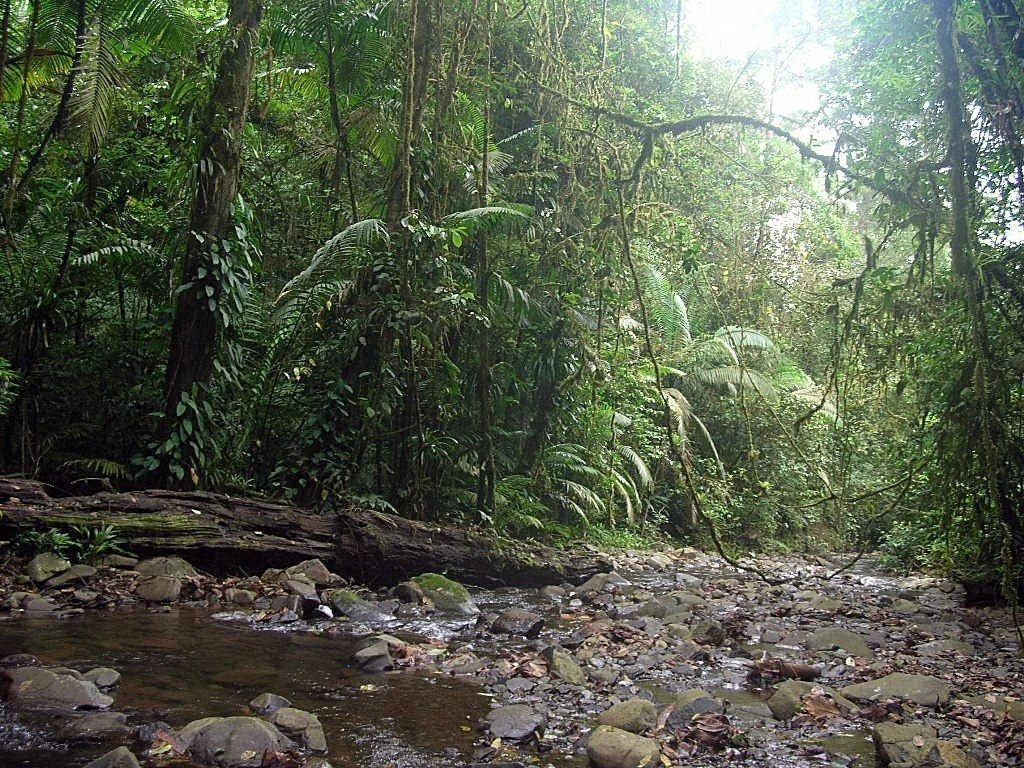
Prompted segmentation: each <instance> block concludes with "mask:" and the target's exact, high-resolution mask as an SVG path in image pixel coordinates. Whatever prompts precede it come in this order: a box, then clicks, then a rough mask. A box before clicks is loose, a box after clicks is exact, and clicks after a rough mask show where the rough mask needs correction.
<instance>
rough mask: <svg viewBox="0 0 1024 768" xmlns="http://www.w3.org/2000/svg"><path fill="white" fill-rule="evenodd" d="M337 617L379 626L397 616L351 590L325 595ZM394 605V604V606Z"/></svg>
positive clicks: (330, 591) (334, 591)
mask: <svg viewBox="0 0 1024 768" xmlns="http://www.w3.org/2000/svg"><path fill="white" fill-rule="evenodd" d="M324 599H325V600H327V601H328V602H329V603H330V605H331V609H332V610H333V611H334V614H335V615H336V616H346V617H348V618H349V619H350V620H351V621H359V622H363V623H364V624H379V623H380V622H384V621H391V620H392V619H394V618H395V615H394V614H393V613H391V612H389V611H385V610H384V609H383V608H382V606H380V605H379V604H377V603H373V602H370V601H369V600H366V599H364V598H362V597H360V596H359V595H358V594H357V593H356V592H355V591H353V590H351V589H332V590H329V591H327V592H325V593H324ZM393 604H394V603H392V605H393Z"/></svg>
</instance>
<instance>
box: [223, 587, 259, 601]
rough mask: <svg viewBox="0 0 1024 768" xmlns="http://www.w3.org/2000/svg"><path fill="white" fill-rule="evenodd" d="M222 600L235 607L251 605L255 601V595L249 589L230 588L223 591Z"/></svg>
mask: <svg viewBox="0 0 1024 768" xmlns="http://www.w3.org/2000/svg"><path fill="white" fill-rule="evenodd" d="M224 599H225V600H226V601H227V602H229V603H234V604H235V605H252V604H253V602H254V601H255V600H256V593H255V592H253V591H252V590H251V589H239V588H236V587H230V588H228V589H225V590H224Z"/></svg>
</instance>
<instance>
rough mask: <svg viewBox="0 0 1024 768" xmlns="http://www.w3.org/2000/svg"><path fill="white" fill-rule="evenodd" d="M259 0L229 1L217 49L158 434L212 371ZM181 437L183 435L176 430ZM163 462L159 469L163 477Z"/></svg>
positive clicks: (193, 462)
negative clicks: (218, 56)
mask: <svg viewBox="0 0 1024 768" xmlns="http://www.w3.org/2000/svg"><path fill="white" fill-rule="evenodd" d="M263 6H264V4H263V0H231V2H230V6H229V9H228V26H229V28H230V33H229V38H228V40H227V41H226V43H225V46H224V50H223V52H222V54H221V59H220V64H219V66H218V68H217V78H216V81H215V82H214V86H213V93H212V94H211V95H210V104H209V111H208V113H207V118H206V136H205V138H204V141H203V145H202V148H201V149H200V152H199V164H198V174H197V186H196V194H195V199H194V200H193V203H192V213H191V217H190V223H189V232H188V236H187V247H186V252H185V260H184V265H183V269H182V275H181V284H180V286H179V293H178V301H177V307H176V310H175V315H174V326H173V329H172V332H171V347H170V354H169V357H168V361H167V378H166V390H165V392H166V399H165V402H164V417H163V424H162V429H161V430H160V434H161V436H162V437H164V438H165V439H166V438H167V437H168V436H170V435H172V434H174V433H175V432H176V431H177V430H178V429H179V428H180V425H181V418H182V413H181V411H182V409H181V408H180V407H179V406H181V405H183V400H182V397H183V395H185V394H190V395H191V396H192V399H193V400H194V401H195V402H196V403H197V404H201V403H202V400H203V398H204V395H205V388H206V385H207V384H208V383H209V381H210V376H211V374H212V372H213V362H214V356H215V353H216V344H217V332H218V329H219V325H220V324H219V321H218V315H219V309H218V301H219V300H220V298H221V296H222V293H223V286H222V283H221V280H220V279H219V276H220V275H221V273H222V272H223V269H224V267H223V261H226V260H227V259H230V258H231V254H228V253H226V252H225V251H224V250H223V249H222V248H221V243H222V241H223V240H224V239H225V238H227V237H228V236H229V234H230V231H231V225H232V217H231V207H232V205H233V204H234V202H235V198H236V197H237V195H238V180H239V173H240V170H241V150H242V146H241V142H242V133H243V131H244V129H245V120H246V112H247V110H248V107H249V93H250V85H251V82H252V70H253V64H254V60H253V48H254V43H255V38H256V33H257V30H258V29H259V24H260V18H261V17H262V15H263ZM181 436H182V437H184V434H182V435H181ZM180 443H181V446H182V465H183V466H182V468H184V467H187V468H188V470H189V472H187V473H186V474H185V476H184V477H180V476H178V477H177V479H178V481H179V482H184V483H185V484H191V485H195V484H198V470H199V466H198V465H199V464H200V462H199V461H197V459H198V457H197V456H196V455H195V452H194V449H190V448H188V447H187V446H188V444H189V441H188V440H184V439H183V440H181V441H180ZM168 469H169V468H168V467H165V468H164V473H165V479H170V478H169V476H168V474H167V473H168Z"/></svg>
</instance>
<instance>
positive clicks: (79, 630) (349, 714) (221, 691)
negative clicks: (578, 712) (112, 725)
mask: <svg viewBox="0 0 1024 768" xmlns="http://www.w3.org/2000/svg"><path fill="white" fill-rule="evenodd" d="M351 650H352V644H351V642H350V641H347V640H344V639H339V638H336V637H331V638H328V637H324V636H319V635H314V634H308V633H285V632H254V631H252V630H251V629H249V628H248V627H243V626H234V625H231V624H223V623H220V622H215V621H212V620H210V619H209V618H208V617H207V616H206V615H204V614H203V613H201V612H190V611H175V612H171V613H165V614H143V613H132V614H95V613H94V614H87V615H85V616H81V617H77V618H73V619H68V620H64V621H55V620H52V619H49V620H48V619H38V620H19V621H5V622H0V656H4V655H7V654H11V653H31V654H33V655H35V656H37V657H38V658H39V659H40V660H41V661H43V662H44V663H46V664H57V665H63V666H69V667H73V668H75V669H79V670H81V671H85V670H88V669H90V668H92V667H97V666H108V667H113V668H115V669H117V670H118V671H120V672H121V674H122V678H121V683H120V685H119V686H118V688H116V689H115V690H114V691H113V692H112V695H113V696H114V705H113V707H112V709H114V710H117V711H121V712H125V713H127V714H128V715H129V716H130V720H129V723H130V724H140V723H146V722H155V721H158V720H162V721H165V722H167V723H169V724H170V725H172V726H174V727H181V726H182V725H184V724H185V723H187V722H189V721H190V720H194V719H197V718H200V717H208V716H225V715H240V714H248V712H247V710H246V703H247V702H248V701H249V700H250V699H252V698H253V697H254V696H256V695H258V694H260V693H263V692H264V691H269V692H272V693H279V694H280V695H282V696H285V697H287V698H289V699H290V700H291V701H292V702H293V704H294V705H295V706H296V707H299V708H301V709H306V710H308V711H310V712H313V713H315V714H316V715H317V716H318V717H319V718H320V720H321V722H322V723H323V726H324V730H325V731H326V734H327V739H328V744H329V750H330V751H329V755H330V759H331V762H332V764H333V765H334V766H335V767H336V768H341V767H342V766H360V768H375V767H376V766H380V767H381V768H384V766H395V767H396V768H421V767H422V768H427V766H430V767H431V768H433V767H434V766H438V767H440V766H457V765H463V764H464V759H465V757H466V756H468V755H469V754H470V752H471V750H472V746H473V739H474V735H475V728H474V727H473V726H474V725H475V723H476V721H477V720H478V719H479V718H480V717H482V716H483V715H484V714H485V713H486V712H487V709H488V705H487V702H488V699H487V698H486V697H485V696H483V695H481V691H480V689H478V688H477V687H475V686H473V685H470V684H468V683H465V682H462V681H459V680H455V679H451V678H444V677H439V676H427V675H419V674H416V673H411V672H396V673H388V674H378V675H365V674H362V673H359V672H356V671H355V670H353V669H351V668H349V667H348V666H347V664H346V660H347V658H348V656H349V655H350V653H351ZM0 712H2V706H0ZM61 721H62V718H46V717H37V716H32V717H28V716H25V715H22V714H19V715H18V716H17V717H16V718H15V717H12V716H11V714H10V713H6V712H4V713H3V715H2V717H0V744H2V745H3V746H0V766H3V768H56V767H57V766H80V765H83V764H84V763H86V762H88V760H89V759H91V758H92V757H94V756H96V755H97V754H101V753H102V752H104V751H106V750H107V749H110V748H111V747H112V746H113V745H114V744H116V743H117V742H114V743H109V742H108V743H106V744H101V745H88V746H81V745H72V746H69V745H66V744H62V743H61V742H60V740H59V739H58V738H55V733H56V729H57V728H58V727H59V725H60V723H61ZM24 726H27V728H26V727H24ZM47 737H49V738H47ZM125 743H127V744H128V745H129V746H132V745H131V743H130V742H125ZM16 745H17V746H16Z"/></svg>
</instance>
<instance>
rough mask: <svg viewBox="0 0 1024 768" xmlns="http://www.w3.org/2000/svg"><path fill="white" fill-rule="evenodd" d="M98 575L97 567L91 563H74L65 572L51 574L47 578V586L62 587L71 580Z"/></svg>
mask: <svg viewBox="0 0 1024 768" xmlns="http://www.w3.org/2000/svg"><path fill="white" fill-rule="evenodd" d="M95 575H96V569H95V568H93V567H92V566H91V565H81V564H79V565H72V566H71V567H70V568H68V569H67V570H66V571H64V572H63V573H58V574H57V575H56V576H51V577H50V578H48V579H47V580H46V586H48V587H61V586H64V585H65V584H67V583H68V582H69V581H85V580H86V579H88V578H91V577H93V576H95Z"/></svg>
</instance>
